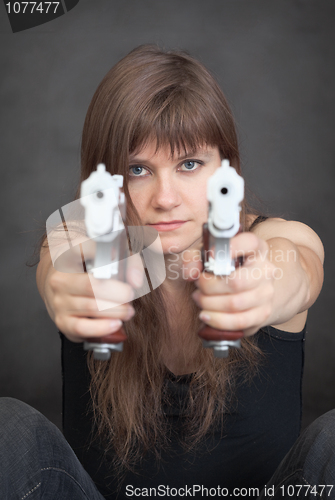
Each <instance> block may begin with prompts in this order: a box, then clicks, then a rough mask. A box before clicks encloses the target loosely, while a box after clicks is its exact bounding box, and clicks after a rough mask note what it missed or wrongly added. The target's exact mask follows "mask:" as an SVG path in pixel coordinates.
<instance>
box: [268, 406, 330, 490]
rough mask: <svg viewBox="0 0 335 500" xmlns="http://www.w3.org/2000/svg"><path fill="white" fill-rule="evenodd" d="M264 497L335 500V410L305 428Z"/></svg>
mask: <svg viewBox="0 0 335 500" xmlns="http://www.w3.org/2000/svg"><path fill="white" fill-rule="evenodd" d="M300 486H301V487H300ZM273 487H274V489H273V493H274V494H272V490H271V488H273ZM266 491H267V492H268V494H266ZM260 498H261V499H263V498H264V499H265V498H274V499H276V500H277V499H283V498H304V499H305V500H306V499H307V500H316V499H319V498H324V499H327V500H331V499H335V410H331V411H329V412H328V413H325V414H324V415H322V416H321V417H319V418H318V419H316V420H315V421H314V422H313V423H312V424H311V425H310V426H309V427H308V428H307V429H305V431H304V432H303V433H302V434H301V435H300V437H299V438H298V439H297V441H296V443H295V444H294V446H293V447H292V448H291V450H290V451H289V452H288V454H287V455H286V456H285V457H284V459H283V460H282V462H281V463H280V465H279V467H278V468H277V470H276V472H275V473H274V475H273V476H272V478H271V479H270V481H269V482H268V484H267V489H265V490H264V491H263V492H262V494H261V496H260Z"/></svg>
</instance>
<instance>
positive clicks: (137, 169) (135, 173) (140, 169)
mask: <svg viewBox="0 0 335 500" xmlns="http://www.w3.org/2000/svg"><path fill="white" fill-rule="evenodd" d="M129 170H130V175H133V176H137V177H139V176H140V175H141V174H142V172H143V170H144V169H143V167H140V166H138V165H135V166H134V167H130V169H129Z"/></svg>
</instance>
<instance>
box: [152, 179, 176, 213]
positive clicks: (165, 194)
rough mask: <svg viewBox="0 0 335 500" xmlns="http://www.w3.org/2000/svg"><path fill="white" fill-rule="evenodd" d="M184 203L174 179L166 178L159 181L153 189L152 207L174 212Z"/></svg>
mask: <svg viewBox="0 0 335 500" xmlns="http://www.w3.org/2000/svg"><path fill="white" fill-rule="evenodd" d="M181 202H182V199H181V196H180V193H179V191H178V188H177V186H176V182H175V181H174V179H172V178H170V177H167V176H164V178H160V179H157V182H156V183H155V186H154V188H153V195H152V206H153V207H154V208H157V209H161V210H172V209H173V208H175V207H178V206H179V205H180V204H181Z"/></svg>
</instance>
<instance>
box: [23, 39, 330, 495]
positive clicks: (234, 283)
mask: <svg viewBox="0 0 335 500" xmlns="http://www.w3.org/2000/svg"><path fill="white" fill-rule="evenodd" d="M224 158H226V159H228V160H229V161H230V164H231V165H233V166H234V167H235V169H236V170H237V172H239V173H240V159H239V152H238V144H237V138H236V132H235V127H234V122H233V118H232V115H231V111H230V109H229V107H228V105H227V102H226V100H225V98H224V96H223V94H222V92H221V90H220V88H219V87H218V85H217V83H216V82H215V80H214V79H213V77H212V76H211V75H210V74H209V73H208V71H207V70H206V69H205V68H204V67H203V66H202V65H201V64H200V63H199V62H197V61H195V60H194V59H193V58H191V57H190V56H189V55H187V54H184V53H176V52H171V53H165V52H162V51H161V50H159V49H158V48H156V47H153V46H142V47H139V48H137V49H135V50H134V51H132V52H131V53H130V54H129V55H128V56H126V57H125V58H124V59H122V60H121V61H120V62H119V63H118V64H117V65H116V66H115V67H114V68H112V70H111V71H110V72H109V73H108V74H107V75H106V77H105V78H104V79H103V81H102V82H101V84H100V86H99V87H98V89H97V91H96V93H95V95H94V97H93V99H92V102H91V104H90V107H89V110H88V113H87V117H86V120H85V125H84V131H83V138H82V176H81V181H83V180H84V179H86V178H87V177H88V176H89V175H90V173H91V172H92V171H93V170H95V169H96V166H97V164H98V163H101V162H102V163H105V164H106V167H107V170H109V171H110V172H111V173H112V174H122V175H123V176H124V192H125V194H126V197H127V200H128V201H127V203H128V212H127V223H128V224H132V225H134V224H138V225H148V226H153V227H155V228H156V229H157V230H158V231H159V234H160V238H161V242H162V247H163V252H164V258H165V264H166V271H167V278H166V280H165V281H164V283H163V284H162V285H161V287H159V288H157V289H156V290H154V291H153V292H151V293H150V294H149V295H146V296H144V297H141V298H140V299H136V300H135V301H133V303H132V304H131V301H132V298H133V289H134V288H135V289H136V288H138V287H140V286H141V283H142V280H143V276H142V274H141V272H140V270H139V269H136V267H132V268H130V269H129V270H128V274H127V283H121V282H116V281H114V280H110V281H109V282H107V283H106V282H105V283H104V284H103V290H102V291H101V296H100V298H103V299H104V300H105V301H106V304H107V305H109V306H110V308H109V309H107V310H104V311H102V312H99V311H98V310H97V307H96V303H95V297H94V295H93V292H92V288H91V286H90V281H89V279H88V276H87V275H84V274H78V275H71V274H65V273H60V272H59V271H56V270H55V269H54V268H53V266H52V264H51V259H50V254H49V250H48V248H47V246H44V247H43V248H42V251H41V260H40V263H39V266H38V270H37V283H38V288H39V291H40V294H41V296H42V298H43V300H44V301H45V304H46V307H47V310H48V312H49V314H50V316H51V318H52V319H53V320H54V322H55V323H56V325H57V327H58V328H59V330H60V331H61V332H62V334H61V336H62V343H63V351H62V353H63V354H62V356H63V372H64V432H65V437H66V438H67V439H68V441H69V443H70V444H71V446H72V447H73V449H74V450H75V452H76V454H77V456H78V457H79V459H80V461H81V463H82V464H83V466H84V468H85V469H86V471H88V473H89V474H90V476H91V477H92V479H93V480H94V482H95V484H96V486H97V487H98V489H99V491H100V493H101V494H102V495H103V496H104V497H105V498H116V496H115V495H116V491H118V493H119V495H120V496H119V497H118V498H123V497H125V498H128V497H129V496H139V495H140V494H141V495H143V496H146V495H148V493H147V492H146V488H156V495H158V491H159V488H161V492H162V491H163V490H164V488H165V490H164V491H165V493H166V492H167V490H166V488H167V487H168V485H169V487H170V488H176V490H175V491H176V492H177V493H175V491H173V492H172V494H174V496H175V495H176V494H178V495H179V496H183V495H185V492H186V494H188V493H187V490H186V489H185V488H186V487H192V488H193V487H195V489H194V491H193V493H194V495H195V494H197V495H200V496H203V495H205V493H206V492H205V490H204V489H202V490H198V489H197V488H196V485H198V486H199V487H201V488H208V489H210V488H219V487H221V488H227V489H228V490H229V493H232V492H233V489H234V488H242V487H245V488H249V487H255V488H258V489H259V492H260V491H261V489H262V488H263V487H264V486H265V484H266V483H267V481H269V480H270V478H271V475H272V474H273V473H274V471H275V469H276V468H277V466H278V465H279V463H280V461H281V459H282V458H283V457H284V455H285V454H286V453H287V452H288V450H289V449H290V448H291V446H292V445H293V444H294V442H295V440H296V439H297V438H298V434H299V429H300V414H301V394H300V392H301V373H302V363H303V339H304V331H305V323H306V317H307V310H308V308H309V307H310V306H311V305H312V304H313V303H314V301H315V300H316V298H317V296H318V294H319V292H320V289H321V286H322V279H323V272H322V262H323V247H322V244H321V242H320V240H319V238H318V236H317V235H316V234H315V233H314V232H313V231H312V230H311V229H310V228H308V227H307V226H305V225H304V224H301V223H298V222H291V221H290V222H287V221H284V220H282V219H266V218H262V217H258V218H257V217H256V215H253V213H252V212H251V211H250V210H249V209H248V208H247V206H246V204H244V205H243V207H242V215H241V222H242V226H243V229H244V230H245V232H244V233H241V234H239V235H237V236H236V237H234V238H233V239H232V240H231V252H232V254H233V256H234V257H236V258H237V257H238V256H241V255H243V256H244V264H243V266H242V268H240V269H239V271H238V272H235V273H233V274H232V275H231V276H230V277H229V279H226V280H223V279H221V278H220V277H217V276H209V275H208V274H207V275H205V274H203V273H201V270H202V265H201V264H200V262H199V258H198V256H199V250H200V248H201V245H202V241H201V239H202V238H201V236H202V225H203V223H204V222H205V221H206V220H207V201H206V183H207V180H208V178H209V177H210V176H211V175H212V174H213V173H214V172H215V170H216V169H217V168H218V167H219V166H220V163H221V160H222V159H224ZM194 269H196V271H197V272H198V274H197V276H198V279H196V280H194V277H195V276H196V273H194ZM116 302H122V303H123V305H122V306H118V307H113V306H115V303H116ZM121 321H122V322H124V328H125V330H126V333H127V337H128V340H127V341H126V342H125V346H124V351H123V353H122V354H120V353H114V354H112V358H111V361H110V362H97V361H94V360H93V359H92V357H91V356H90V355H89V356H88V359H86V356H87V355H86V353H84V351H83V349H82V346H81V344H80V342H82V341H83V340H85V339H87V338H91V337H102V336H105V335H108V334H110V333H113V332H115V331H117V330H118V329H119V327H120V324H121ZM203 323H205V324H208V325H210V326H212V327H215V328H219V329H223V330H240V329H242V330H243V331H244V338H243V340H242V348H241V349H239V350H238V349H236V350H233V351H232V352H231V353H230V355H229V358H228V360H225V359H215V358H214V357H213V353H212V352H211V350H207V349H204V348H203V347H202V344H201V340H200V338H199V336H198V335H197V332H198V330H199V328H200V326H201V324H203ZM89 387H90V393H89ZM15 404H18V403H15ZM21 410H22V408H21ZM22 411H23V410H22ZM33 414H34V418H35V419H36V418H37V417H36V413H33ZM43 422H44V424H43V425H44V426H46V424H45V420H43ZM35 426H36V423H35ZM49 432H51V431H50V430H49V431H48V433H49ZM45 435H46V434H45ZM53 439H54V440H55V442H56V441H57V442H59V443H60V442H62V444H61V445H59V449H60V450H61V451H60V452H59V456H60V457H61V458H60V459H58V458H57V460H60V461H61V462H62V460H63V461H65V462H66V461H69V460H70V459H69V458H68V456H69V455H70V454H71V453H72V452H71V451H70V449H69V448H68V447H67V445H66V444H65V442H63V441H61V438H60V437H59V436H58V437H57V439H56V438H53ZM35 441H36V439H35ZM50 442H51V440H50ZM52 442H53V441H52ZM305 442H306V440H304V441H303V443H305ZM313 442H314V441H313ZM296 446H297V445H296ZM42 448H43V449H48V445H46V444H45V443H44V444H43V446H42V445H40V447H39V451H36V453H35V456H40V454H41V451H40V450H41V449H42ZM296 449H297V448H296V447H295V448H293V450H296ZM299 449H300V448H299ZM65 456H66V457H67V458H66V459H65V458H64V457H65ZM57 460H56V465H55V463H53V464H51V462H50V463H49V462H47V461H43V465H44V466H43V467H42V466H40V468H39V474H40V475H39V476H38V477H39V478H40V479H39V480H38V481H36V484H35V485H34V484H33V483H30V484H31V492H32V493H30V491H29V494H33V493H34V494H35V492H36V494H38V492H39V491H42V488H47V485H48V484H49V488H50V484H51V480H50V478H49V476H48V477H47V480H46V474H55V475H57V469H58V470H61V471H65V472H64V474H65V476H71V478H72V479H71V480H70V482H71V488H72V487H73V488H75V487H74V486H73V485H74V484H76V485H77V487H78V491H76V493H74V491H72V492H71V495H72V496H71V498H77V497H78V498H86V497H85V496H84V493H80V492H82V490H83V491H84V490H85V491H86V494H87V495H88V497H89V498H95V495H96V498H101V496H99V493H98V492H97V491H95V492H94V493H93V490H92V488H93V483H92V482H90V480H89V479H88V477H87V476H86V473H85V472H84V471H83V470H82V469H81V468H80V466H79V464H76V465H71V472H69V469H68V467H69V465H68V462H66V463H67V465H66V466H65V465H64V463H61V464H60V463H59V461H57ZM71 460H72V461H74V462H75V460H76V459H75V458H74V456H73V455H71ZM48 463H49V465H47V464H48ZM290 463H292V461H291V462H290ZM57 464H58V465H57ZM298 468H299V467H298ZM41 470H42V471H43V473H41ZM79 470H80V472H79ZM50 471H52V472H50ZM64 474H63V476H62V477H64ZM278 474H279V472H278ZM60 475H61V474H60ZM78 475H79V478H78ZM83 476H85V477H83ZM36 477H37V476H36ZM282 479H283V477H279V478H277V479H276V485H277V486H278V485H279V484H280V481H281V480H282ZM54 484H56V480H55V483H54ZM62 484H63V483H62ZM79 484H80V487H79V486H78V485H79ZM88 484H89V486H88ZM270 486H271V482H270V483H269V487H270ZM62 487H63V486H62ZM54 488H56V486H54ZM58 488H60V487H59V486H58ZM69 488H70V486H68V485H67V486H66V487H65V486H64V491H63V490H62V495H63V497H62V498H70V496H68V497H67V496H66V495H68V494H69V493H68V491H69ZM183 488H184V489H183ZM79 490H80V491H79ZM228 490H227V491H228ZM21 491H22V492H23V489H22V490H21ZM43 491H44V490H43ZM55 491H56V490H55ZM57 491H58V490H57ZM59 491H61V490H59ZM208 491H209V490H208ZM218 491H219V490H218ZM88 492H89V493H88ZM278 492H280V490H278ZM80 494H82V495H83V496H82V497H81V496H80ZM208 494H210V495H211V496H213V491H212V493H207V495H208ZM264 494H266V490H265V493H263V495H264ZM278 494H279V493H278ZM75 495H77V496H75ZM151 495H152V496H154V490H152V493H151ZM217 495H220V492H218V493H217ZM221 496H222V495H221ZM282 496H284V495H282ZM59 498H60V497H59Z"/></svg>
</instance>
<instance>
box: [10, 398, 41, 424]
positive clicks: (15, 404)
mask: <svg viewBox="0 0 335 500" xmlns="http://www.w3.org/2000/svg"><path fill="white" fill-rule="evenodd" d="M40 417H42V418H43V416H42V415H41V413H39V412H38V411H37V410H35V409H34V408H32V407H31V406H29V405H27V404H26V403H23V402H22V401H19V400H18V399H14V398H0V427H1V429H4V428H6V427H9V426H11V427H12V426H20V425H22V424H24V423H26V422H27V421H29V420H36V419H39V418H40Z"/></svg>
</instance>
